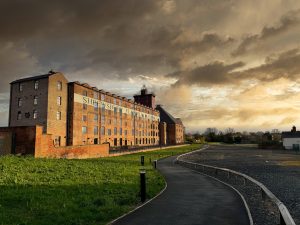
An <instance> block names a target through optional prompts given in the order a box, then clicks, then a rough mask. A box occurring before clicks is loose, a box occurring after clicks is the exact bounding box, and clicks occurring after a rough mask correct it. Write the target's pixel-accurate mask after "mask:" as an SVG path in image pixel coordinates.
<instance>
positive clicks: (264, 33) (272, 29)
mask: <svg viewBox="0 0 300 225" xmlns="http://www.w3.org/2000/svg"><path fill="white" fill-rule="evenodd" d="M299 22H300V10H299V9H298V10H292V11H289V12H288V13H286V14H285V15H283V16H282V17H281V18H280V21H279V23H278V25H275V26H265V27H264V28H263V29H262V30H261V33H260V34H255V35H248V36H247V37H245V38H244V39H243V40H242V42H241V43H240V45H239V46H238V48H237V49H236V50H234V51H233V52H232V56H240V55H243V54H245V53H246V52H247V50H248V48H250V47H251V46H253V45H255V44H257V43H258V42H260V41H265V40H267V39H269V38H272V37H275V36H277V35H280V34H282V33H284V32H286V31H288V30H289V29H290V28H292V27H294V26H296V25H298V24H299Z"/></svg>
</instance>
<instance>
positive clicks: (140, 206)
mask: <svg viewBox="0 0 300 225" xmlns="http://www.w3.org/2000/svg"><path fill="white" fill-rule="evenodd" d="M164 180H165V178H164ZM167 187H168V184H167V182H166V180H165V187H164V188H163V189H162V190H161V191H160V192H159V193H158V194H157V195H155V196H154V197H153V198H150V199H149V200H148V201H146V202H145V203H143V204H141V205H139V206H137V207H136V208H134V209H132V210H131V211H129V212H127V213H125V214H123V215H121V216H119V217H118V218H116V219H114V220H113V221H111V222H109V223H107V224H106V225H113V224H114V223H116V222H117V221H119V220H120V219H122V218H123V217H125V216H128V215H129V214H131V213H133V212H135V211H136V210H138V209H139V208H142V207H143V206H145V205H147V204H149V203H150V202H152V201H153V200H154V199H156V198H157V197H159V196H160V195H161V194H162V193H163V192H164V191H165V190H166V189H167Z"/></svg>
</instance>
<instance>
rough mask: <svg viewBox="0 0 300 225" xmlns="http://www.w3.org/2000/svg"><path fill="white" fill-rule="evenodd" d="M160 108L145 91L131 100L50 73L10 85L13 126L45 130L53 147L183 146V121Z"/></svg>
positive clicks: (10, 113)
mask: <svg viewBox="0 0 300 225" xmlns="http://www.w3.org/2000/svg"><path fill="white" fill-rule="evenodd" d="M155 107H156V105H155V95H154V94H153V93H148V92H147V89H146V88H145V87H143V89H142V90H141V94H140V95H135V96H134V100H131V99H127V98H125V97H121V96H117V95H115V94H112V93H109V92H106V91H104V90H101V89H98V88H96V87H92V86H90V85H89V84H86V83H80V82H77V81H76V82H68V80H67V79H66V78H65V77H64V75H63V74H62V73H59V72H53V71H50V72H49V73H48V74H44V75H40V76H34V77H29V78H24V79H19V80H15V81H13V82H11V92H10V109H9V127H11V128H13V127H26V126H27V127H32V126H41V127H42V131H43V134H44V135H48V136H50V137H51V139H52V144H53V146H54V147H59V146H67V145H68V146H79V145H100V144H109V146H111V147H120V146H128V147H129V146H154V145H170V144H179V143H183V132H184V129H183V125H182V122H181V120H180V119H174V118H173V117H172V116H171V115H170V114H169V113H167V112H166V111H165V110H163V109H162V108H161V106H157V108H155ZM166 113H167V115H168V116H167V117H168V118H169V119H166V118H167V117H166V116H165V115H166ZM161 119H163V121H162V122H161ZM4 130H5V129H4ZM12 130H13V129H12Z"/></svg>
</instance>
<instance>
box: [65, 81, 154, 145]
mask: <svg viewBox="0 0 300 225" xmlns="http://www.w3.org/2000/svg"><path fill="white" fill-rule="evenodd" d="M68 112H69V115H70V116H69V119H68V135H67V139H68V145H80V144H99V143H101V144H102V143H109V144H110V146H137V145H139V146H147V145H158V144H159V129H158V127H159V122H160V118H159V112H158V111H157V110H155V109H153V108H150V107H147V106H145V105H142V104H139V103H137V102H134V101H132V100H130V99H127V98H125V97H121V96H116V95H114V94H111V93H109V92H105V91H103V90H99V89H97V88H96V87H91V86H89V85H88V84H81V83H79V82H71V83H69V106H68Z"/></svg>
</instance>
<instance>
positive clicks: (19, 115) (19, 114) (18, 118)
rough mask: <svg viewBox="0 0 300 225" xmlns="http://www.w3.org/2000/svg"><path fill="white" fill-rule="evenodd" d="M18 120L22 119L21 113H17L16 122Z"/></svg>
mask: <svg viewBox="0 0 300 225" xmlns="http://www.w3.org/2000/svg"><path fill="white" fill-rule="evenodd" d="M20 119H22V113H21V111H19V112H18V117H17V120H20Z"/></svg>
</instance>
